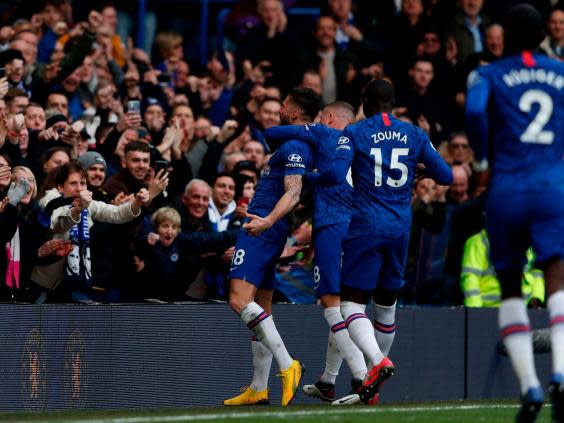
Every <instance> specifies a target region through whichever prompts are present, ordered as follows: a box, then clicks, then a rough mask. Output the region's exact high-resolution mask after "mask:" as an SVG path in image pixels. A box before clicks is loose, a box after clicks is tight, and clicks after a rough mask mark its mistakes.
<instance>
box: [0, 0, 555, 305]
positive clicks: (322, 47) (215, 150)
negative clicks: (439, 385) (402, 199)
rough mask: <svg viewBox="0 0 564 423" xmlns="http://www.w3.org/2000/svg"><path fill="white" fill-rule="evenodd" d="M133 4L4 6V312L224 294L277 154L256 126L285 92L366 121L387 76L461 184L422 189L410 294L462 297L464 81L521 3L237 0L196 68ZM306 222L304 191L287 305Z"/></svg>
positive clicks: (425, 298)
mask: <svg viewBox="0 0 564 423" xmlns="http://www.w3.org/2000/svg"><path fill="white" fill-rule="evenodd" d="M24 3H25V4H26V7H25V8H22V7H21V5H22V4H24ZM123 3H126V2H121V1H114V2H112V1H101V2H96V4H95V5H92V9H89V10H87V11H86V12H88V13H87V16H86V14H85V13H84V7H85V4H89V2H84V3H83V2H78V1H72V0H42V1H39V2H35V1H33V2H27V1H26V2H6V3H5V4H4V5H3V6H1V7H0V77H1V79H0V200H1V201H0V301H18V302H38V303H42V302H45V301H48V302H67V301H79V302H120V301H155V302H161V301H163V302H169V301H188V300H191V301H192V300H221V299H225V298H226V295H227V293H228V292H227V290H228V286H227V284H226V280H225V275H226V274H227V271H228V269H229V263H230V262H231V259H232V256H233V245H234V242H235V238H236V233H237V231H238V229H239V228H240V226H241V223H242V220H243V219H244V217H245V213H246V210H247V207H248V204H249V202H250V201H251V199H252V197H253V193H254V189H255V186H256V184H257V183H258V180H259V179H260V175H261V173H262V171H263V170H264V167H265V166H266V163H267V162H268V159H269V157H270V155H271V154H272V152H273V150H274V149H275V148H276V145H272V144H271V143H270V142H269V140H268V139H265V137H264V135H263V132H264V130H265V129H266V128H269V127H272V126H275V125H279V124H280V115H279V111H280V107H281V104H282V103H281V102H282V100H283V98H284V96H285V94H286V93H287V91H288V90H289V89H290V88H292V87H294V86H302V87H307V88H311V89H313V90H314V91H316V92H317V93H319V94H320V95H321V97H322V99H323V102H324V103H325V104H329V103H331V102H333V101H336V100H343V101H347V102H349V103H350V104H352V105H353V106H354V107H355V108H357V107H358V106H359V104H360V103H361V101H360V100H361V90H362V88H363V87H364V86H365V85H366V83H367V82H369V81H370V80H372V79H373V78H386V79H388V80H390V81H391V82H392V83H393V84H394V85H395V87H396V91H397V101H396V108H395V110H394V114H395V115H396V116H398V117H401V118H402V119H404V120H406V121H409V122H412V123H413V124H415V125H417V126H419V127H421V128H422V129H423V130H424V131H425V132H427V133H428V134H429V136H430V138H431V140H432V142H433V143H434V145H435V146H436V147H437V149H438V150H439V151H440V152H441V154H442V155H443V156H444V157H445V158H446V159H447V161H448V162H449V163H451V164H452V166H453V174H454V182H453V184H452V185H451V186H450V187H440V186H436V185H435V184H434V183H433V182H432V181H430V180H422V181H419V182H418V183H417V184H416V187H415V189H414V194H413V207H414V219H413V227H412V238H411V247H410V254H409V260H408V269H407V274H406V280H407V284H406V288H405V291H404V295H403V298H402V301H403V302H404V303H408V304H412V303H418V304H462V303H463V298H462V294H463V292H462V290H461V288H460V275H461V272H462V264H461V263H462V259H463V253H464V245H465V242H466V240H467V239H468V238H470V237H471V236H472V235H475V234H477V233H479V232H480V231H481V229H482V228H483V226H484V222H483V218H482V213H481V212H480V197H478V195H479V194H480V193H479V192H476V190H475V189H474V187H473V186H472V166H471V164H472V159H473V158H472V150H471V148H470V146H469V144H468V139H467V138H466V135H465V134H464V129H465V128H464V119H463V110H464V101H465V81H466V77H467V75H468V74H469V73H470V71H471V70H472V69H474V68H475V67H476V66H479V65H483V64H487V63H489V62H491V61H493V60H496V59H498V58H499V57H501V56H502V54H503V47H504V46H503V43H504V41H503V29H502V26H501V25H500V14H501V12H502V11H503V9H504V8H506V7H507V6H508V5H509V4H512V3H517V1H505V2H499V1H489V2H488V1H486V2H485V4H484V1H483V0H460V1H458V2H454V1H450V0H442V1H441V0H425V1H424V0H403V1H393V0H389V1H378V2H376V1H370V0H366V1H362V0H359V1H356V2H355V1H352V0H319V1H312V2H309V3H310V5H311V3H313V5H315V6H317V7H318V8H319V10H320V14H319V15H318V16H311V17H308V18H307V19H304V18H303V17H301V18H300V19H297V18H294V19H293V18H292V17H290V18H289V17H288V15H287V13H286V7H288V6H296V5H299V4H297V3H299V2H295V1H281V0H255V1H248V0H241V1H240V2H238V3H237V4H235V5H233V6H232V9H231V12H230V13H229V15H228V16H227V19H226V20H225V22H224V28H222V31H221V33H222V34H224V37H223V38H218V39H217V42H216V43H215V44H213V45H214V46H215V48H213V49H212V51H211V52H210V54H209V58H208V61H207V63H206V64H204V65H202V64H201V63H197V62H195V61H193V60H188V59H187V58H185V50H186V48H187V46H192V45H193V44H194V40H193V39H187V38H186V36H185V34H181V33H178V32H174V31H170V30H168V29H166V28H167V26H166V23H165V24H163V25H160V26H159V25H157V24H156V21H155V20H154V14H153V15H151V14H148V15H147V16H148V19H149V20H150V21H151V22H150V26H151V27H153V26H155V25H156V29H157V30H156V35H155V36H154V44H151V45H149V46H148V48H147V49H146V50H142V49H139V48H134V46H133V42H132V41H131V38H129V37H128V32H130V31H131V22H132V21H131V11H132V10H131V5H128V6H124V4H123ZM127 3H132V2H127ZM133 3H134V2H133ZM499 3H504V7H501V6H500V4H499ZM536 3H537V4H536V6H537V7H538V8H539V10H540V11H541V12H542V13H543V14H544V16H545V18H546V21H547V36H546V39H545V40H544V41H543V43H542V45H541V49H542V51H543V52H544V53H545V54H548V55H550V56H552V57H555V58H557V59H563V58H564V8H563V7H562V5H560V4H555V2H554V1H550V0H546V1H538V2H536ZM149 7H150V8H151V3H149ZM171 7H173V6H171ZM191 7H193V8H194V10H195V9H197V6H191ZM128 8H129V9H130V10H127V9H128ZM79 10H80V11H81V12H82V13H78V12H79ZM133 11H134V10H133ZM128 12H129V15H128V14H127V13H128ZM81 14H82V15H84V20H82V21H81V20H79V18H80V17H81V16H79V15H81ZM118 16H119V17H120V18H119V19H118ZM122 16H129V19H125V18H123V19H122ZM147 25H148V26H149V21H148V23H147ZM148 38H149V41H150V42H151V43H153V39H152V38H151V37H148ZM359 118H362V110H359ZM310 216H311V204H310V202H309V201H308V198H307V196H305V197H304V198H303V200H302V202H301V204H300V205H299V206H298V208H297V209H296V211H295V212H294V213H293V216H292V219H293V222H294V224H293V232H292V233H291V234H289V238H288V244H287V248H286V250H285V252H284V253H283V256H282V258H281V263H283V264H281V265H280V268H279V275H278V285H277V294H276V296H275V298H276V299H279V300H283V301H310V300H311V298H313V281H312V280H311V279H312V278H311V271H310V268H309V267H308V266H311V264H310V263H305V264H303V263H301V264H300V265H299V266H298V265H296V264H295V263H293V264H292V261H293V260H292V259H293V258H295V257H296V255H297V253H298V252H299V251H301V249H302V248H303V247H304V246H306V245H308V244H309V243H310V240H311V225H310V221H309V219H310ZM288 263H291V264H292V265H290V266H289V265H288ZM304 287H305V288H304ZM296 291H299V293H296ZM304 298H305V299H304Z"/></svg>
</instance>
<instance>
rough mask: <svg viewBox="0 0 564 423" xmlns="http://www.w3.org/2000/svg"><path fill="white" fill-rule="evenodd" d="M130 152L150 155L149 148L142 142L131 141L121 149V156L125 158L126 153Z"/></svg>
mask: <svg viewBox="0 0 564 423" xmlns="http://www.w3.org/2000/svg"><path fill="white" fill-rule="evenodd" d="M130 151H140V152H141V153H148V154H151V147H149V146H148V145H147V143H146V142H143V141H131V142H130V143H129V144H127V145H126V146H125V148H124V149H123V155H124V156H127V153H129V152H130Z"/></svg>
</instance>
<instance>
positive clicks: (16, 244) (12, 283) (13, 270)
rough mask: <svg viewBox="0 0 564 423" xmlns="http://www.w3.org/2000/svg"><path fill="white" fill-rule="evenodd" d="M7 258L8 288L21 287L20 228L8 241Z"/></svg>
mask: <svg viewBox="0 0 564 423" xmlns="http://www.w3.org/2000/svg"><path fill="white" fill-rule="evenodd" d="M6 258H7V259H8V266H7V268H6V286H7V287H8V288H16V289H19V288H20V228H19V226H18V227H17V229H16V233H15V234H14V237H13V238H12V240H11V241H10V242H7V243H6Z"/></svg>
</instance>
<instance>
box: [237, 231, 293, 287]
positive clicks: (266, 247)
mask: <svg viewBox="0 0 564 423" xmlns="http://www.w3.org/2000/svg"><path fill="white" fill-rule="evenodd" d="M285 245H286V239H285V238H283V239H280V240H279V242H270V241H266V240H264V239H263V238H261V237H260V236H251V235H249V234H248V233H247V232H246V231H245V230H243V229H241V230H240V231H239V233H238V234H237V241H236V242H235V252H234V253H233V259H232V260H231V267H230V269H229V274H228V275H227V278H228V279H242V280H244V281H246V282H249V283H252V284H253V285H255V286H256V287H257V288H260V289H266V290H272V289H274V276H275V272H276V264H277V263H278V259H279V258H280V255H281V254H282V251H284V246H285Z"/></svg>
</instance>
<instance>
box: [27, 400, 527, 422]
mask: <svg viewBox="0 0 564 423" xmlns="http://www.w3.org/2000/svg"><path fill="white" fill-rule="evenodd" d="M345 407H346V406H343V407H328V408H327V409H326V410H325V409H323V410H299V411H298V410H296V411H291V410H288V411H257V412H240V413H237V412H235V413H214V414H185V415H174V416H170V415H168V416H167V415H164V416H150V417H149V416H144V417H143V416H137V417H115V418H102V419H97V418H83V419H72V420H66V419H65V420H63V421H64V422H69V423H70V422H72V423H152V422H185V421H186V422H189V421H207V420H216V419H245V418H260V417H273V418H277V419H289V418H299V417H310V416H326V415H329V416H330V415H347V414H377V413H384V412H393V413H411V412H420V411H454V410H476V409H496V408H497V409H499V408H517V407H518V405H517V404H514V405H511V404H498V405H494V404H490V405H460V406H455V405H446V406H429V407H371V408H355V407H350V408H349V407H346V408H345ZM52 422H57V423H60V422H61V419H60V418H59V419H56V420H34V423H52ZM17 423H26V422H24V421H22V422H17Z"/></svg>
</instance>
